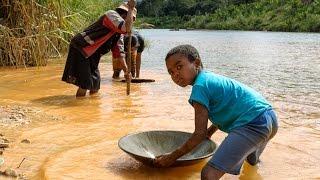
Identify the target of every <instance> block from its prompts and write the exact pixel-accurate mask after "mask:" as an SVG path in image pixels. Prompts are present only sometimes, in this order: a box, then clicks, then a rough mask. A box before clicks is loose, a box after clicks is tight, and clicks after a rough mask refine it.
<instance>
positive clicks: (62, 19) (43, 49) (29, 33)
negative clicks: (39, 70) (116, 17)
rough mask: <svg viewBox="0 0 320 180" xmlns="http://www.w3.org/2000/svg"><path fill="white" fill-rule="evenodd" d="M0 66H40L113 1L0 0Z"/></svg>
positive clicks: (56, 55)
mask: <svg viewBox="0 0 320 180" xmlns="http://www.w3.org/2000/svg"><path fill="white" fill-rule="evenodd" d="M0 2H1V4H0V38H1V42H0V66H16V67H19V66H25V67H27V66H41V65H46V64H47V61H48V58H50V57H60V56H61V54H62V53H64V52H65V51H66V50H67V47H68V44H69V40H70V37H72V36H73V35H74V34H75V33H76V32H78V31H80V30H81V29H83V28H84V27H85V26H87V25H88V24H90V23H91V22H93V21H94V20H95V19H96V18H98V17H99V16H100V15H101V14H103V13H104V12H105V11H107V10H109V9H113V8H115V7H116V6H117V5H118V4H119V2H120V1H115V0H87V1H83V0H72V1H69V0H34V1H30V0H20V1H14V0H0Z"/></svg>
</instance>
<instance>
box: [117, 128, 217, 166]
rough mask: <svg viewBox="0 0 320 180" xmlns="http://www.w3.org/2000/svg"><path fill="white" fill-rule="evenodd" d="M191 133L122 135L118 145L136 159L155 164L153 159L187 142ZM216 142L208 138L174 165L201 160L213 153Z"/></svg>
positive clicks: (166, 132) (151, 132)
mask: <svg viewBox="0 0 320 180" xmlns="http://www.w3.org/2000/svg"><path fill="white" fill-rule="evenodd" d="M191 135H192V134H191V133H187V132H181V131H147V132H141V133H136V134H129V135H126V136H124V137H122V138H121V139H120V140H119V142H118V146H119V147H120V149H122V150H123V151H124V152H126V153H128V154H129V155H130V156H131V157H133V158H134V159H136V160H138V161H140V162H142V163H143V164H146V165H149V166H153V163H152V162H153V159H154V158H155V157H157V156H159V155H162V154H166V153H170V152H172V151H174V150H175V149H177V148H178V147H180V146H181V145H182V144H183V143H185V142H186V141H187V140H188V139H189V137H191ZM216 147H217V145H216V143H214V142H213V141H211V140H209V139H206V140H204V141H203V142H202V143H201V144H199V145H198V146H197V147H196V148H194V149H193V150H192V151H191V152H189V153H188V154H186V155H184V156H182V157H180V158H179V159H177V161H176V162H175V163H174V164H173V166H184V165H190V164H195V163H198V162H200V161H201V160H204V159H205V158H207V157H210V156H212V155H213V153H214V151H215V150H216Z"/></svg>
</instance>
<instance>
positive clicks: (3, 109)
mask: <svg viewBox="0 0 320 180" xmlns="http://www.w3.org/2000/svg"><path fill="white" fill-rule="evenodd" d="M44 118H45V119H46V120H47V121H58V120H61V117H57V116H54V115H50V114H47V113H45V112H43V110H42V109H40V108H37V107H29V106H26V105H17V104H14V105H12V104H10V105H1V106H0V129H1V130H0V179H1V178H17V179H29V178H28V177H27V175H26V174H25V173H24V172H23V171H22V170H20V169H19V168H20V166H21V165H22V163H23V161H24V160H25V159H26V158H27V157H26V158H23V159H22V160H21V162H20V163H18V164H17V165H16V166H13V165H8V164H7V163H6V162H7V161H6V160H7V159H6V158H5V155H6V152H9V151H10V150H11V147H12V146H14V145H15V144H18V143H23V144H30V143H31V141H30V140H29V139H20V138H19V134H18V132H20V131H21V130H22V129H24V128H28V126H29V125H31V124H32V123H33V122H40V121H41V120H42V119H44ZM15 130H16V131H15Z"/></svg>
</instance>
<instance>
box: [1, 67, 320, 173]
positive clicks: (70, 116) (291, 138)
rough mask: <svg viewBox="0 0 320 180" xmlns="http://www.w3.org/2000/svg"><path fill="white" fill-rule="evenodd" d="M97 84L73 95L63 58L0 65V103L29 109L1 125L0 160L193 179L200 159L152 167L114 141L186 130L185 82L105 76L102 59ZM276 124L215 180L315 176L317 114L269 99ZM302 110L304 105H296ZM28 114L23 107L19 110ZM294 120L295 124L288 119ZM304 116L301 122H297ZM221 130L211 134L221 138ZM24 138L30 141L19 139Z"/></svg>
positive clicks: (189, 120) (48, 168)
mask: <svg viewBox="0 0 320 180" xmlns="http://www.w3.org/2000/svg"><path fill="white" fill-rule="evenodd" d="M100 68H101V74H102V83H101V90H100V92H99V93H98V94H97V95H94V96H91V97H89V96H88V97H85V98H82V99H75V97H74V93H75V90H76V89H75V87H74V86H72V85H69V84H66V83H64V82H62V81H60V78H61V74H62V70H63V64H58V65H50V66H47V67H41V68H30V69H27V70H24V69H18V70H12V69H9V70H7V69H1V71H0V84H1V86H0V102H1V106H7V107H14V106H18V108H20V109H28V108H31V109H32V110H34V111H35V112H32V113H30V114H32V115H33V116H32V117H31V115H30V116H29V117H31V119H30V122H29V123H26V124H22V125H17V126H16V125H13V124H6V123H2V124H1V126H0V127H1V130H0V133H1V134H4V135H5V136H6V138H7V139H8V140H9V141H10V147H9V148H7V149H6V150H5V151H4V153H3V155H2V157H4V158H5V163H4V164H3V165H2V166H1V167H0V169H1V170H4V169H6V168H8V167H12V168H15V167H17V166H18V165H19V163H20V162H21V160H22V159H23V158H26V159H25V160H24V162H23V163H22V164H21V166H20V168H19V169H18V171H19V172H23V173H25V174H26V176H27V177H28V178H31V179H73V178H78V179H88V178H94V179H199V178H200V171H201V168H202V167H203V166H204V165H205V162H206V161H204V162H201V163H199V164H195V165H192V166H185V167H174V168H168V169H154V168H150V167H147V166H144V165H142V164H141V163H139V162H137V161H135V160H134V159H132V158H130V157H129V156H128V155H127V154H126V153H124V152H123V151H121V150H120V149H119V148H118V146H117V143H118V140H119V139H120V138H121V137H122V136H124V135H126V134H129V133H132V132H142V131H149V130H178V131H187V132H192V131H193V127H194V122H193V117H194V114H193V109H192V107H191V106H190V105H189V104H188V103H187V99H188V94H189V90H190V89H182V88H180V87H177V86H176V85H174V84H173V83H172V82H171V80H170V77H169V76H168V75H164V74H158V73H154V72H151V71H142V74H143V75H144V76H145V77H147V78H152V79H155V80H156V82H155V83H148V84H132V85H131V88H132V89H131V95H130V96H126V89H125V88H126V86H125V85H123V83H119V82H113V81H112V80H111V76H112V72H111V69H112V68H111V65H110V63H102V64H101V66H100ZM272 103H273V105H274V107H275V109H276V111H277V112H278V117H279V119H280V129H279V131H278V134H277V135H276V136H275V138H274V139H272V140H271V142H270V144H269V145H268V147H267V148H266V150H265V152H264V153H263V155H262V157H261V160H262V163H261V164H260V165H259V167H251V166H249V165H247V164H244V166H243V169H242V171H241V175H240V176H232V175H226V176H225V177H224V178H223V179H250V178H251V179H287V178H291V179H312V178H316V179H317V178H320V171H319V166H318V165H319V163H320V157H319V154H320V141H319V138H320V132H319V128H318V126H316V125H312V124H310V123H307V122H309V120H310V119H319V118H320V117H319V114H317V113H314V112H313V109H312V108H311V109H310V110H312V111H308V106H305V105H303V104H292V103H290V102H283V101H273V102H272ZM296 109H303V110H304V112H303V113H301V112H300V111H296ZM26 116H28V113H26ZM294 122H299V123H294ZM304 122H306V123H304ZM224 137H225V134H224V133H222V132H217V133H216V134H215V135H214V136H213V139H214V141H215V142H217V143H218V144H219V143H221V141H222V140H223V138H224ZM23 139H28V140H29V141H30V144H28V143H21V141H22V140H23Z"/></svg>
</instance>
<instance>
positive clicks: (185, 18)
mask: <svg viewBox="0 0 320 180" xmlns="http://www.w3.org/2000/svg"><path fill="white" fill-rule="evenodd" d="M155 7H156V8H155ZM138 11H139V14H140V15H142V17H143V18H142V20H140V21H141V22H147V23H151V24H154V25H156V27H158V28H170V29H171V28H190V29H218V30H259V31H293V32H320V1H319V0H167V1H160V0H143V1H142V2H141V3H139V4H138Z"/></svg>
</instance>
